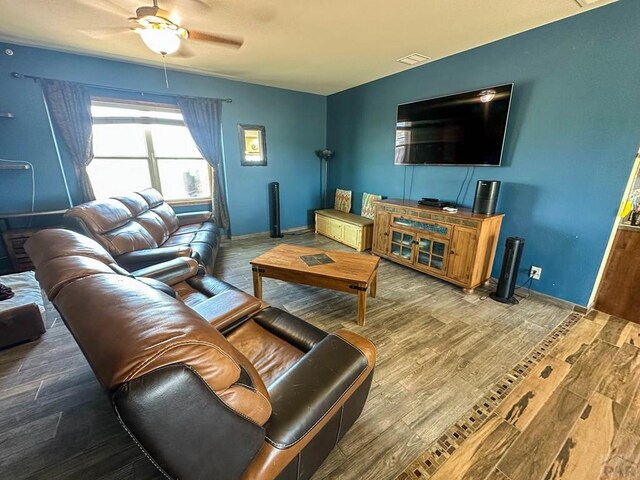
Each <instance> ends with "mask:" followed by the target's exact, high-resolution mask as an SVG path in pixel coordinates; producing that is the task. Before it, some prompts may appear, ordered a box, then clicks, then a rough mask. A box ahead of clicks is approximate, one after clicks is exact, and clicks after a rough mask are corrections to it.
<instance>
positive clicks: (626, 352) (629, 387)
mask: <svg viewBox="0 0 640 480" xmlns="http://www.w3.org/2000/svg"><path fill="white" fill-rule="evenodd" d="M638 383H640V348H638V347H636V346H634V345H631V344H630V343H625V344H624V345H622V347H620V350H618V352H617V353H616V356H615V358H614V359H613V364H612V365H611V367H610V368H609V371H608V372H607V375H606V376H605V377H604V378H603V379H602V382H601V383H600V386H599V387H598V391H599V392H600V393H602V394H603V395H605V396H607V397H609V398H610V399H611V400H613V401H614V402H617V403H619V404H621V405H624V406H629V404H630V403H631V400H632V399H633V394H634V392H635V391H636V388H637V387H638Z"/></svg>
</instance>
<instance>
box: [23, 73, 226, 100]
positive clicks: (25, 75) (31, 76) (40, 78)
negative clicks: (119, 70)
mask: <svg viewBox="0 0 640 480" xmlns="http://www.w3.org/2000/svg"><path fill="white" fill-rule="evenodd" d="M11 76H12V77H13V78H29V79H31V80H34V81H35V80H56V79H55V78H46V77H36V76H33V75H27V74H24V73H18V72H11ZM57 81H59V80H57ZM75 83H80V84H81V85H84V86H85V87H90V88H100V89H103V90H113V91H116V92H128V93H139V94H140V95H157V96H159V97H169V98H208V97H192V96H189V95H169V94H166V93H155V92H143V91H140V90H134V89H131V88H118V87H107V86H105V85H97V84H94V83H82V82H75ZM215 100H220V101H223V102H226V103H231V102H233V100H232V99H231V98H216V99H215Z"/></svg>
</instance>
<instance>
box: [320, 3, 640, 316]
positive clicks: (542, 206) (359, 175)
mask: <svg viewBox="0 0 640 480" xmlns="http://www.w3.org/2000/svg"><path fill="white" fill-rule="evenodd" d="M638 18H640V2H637V1H636V0H621V1H620V2H619V3H615V4H612V5H610V6H606V7H603V8H601V9H597V10H594V11H591V12H588V13H585V14H582V15H579V16H576V17H572V18H570V19H567V20H564V21H561V22H558V23H554V24H551V25H548V26H545V27H542V28H538V29H536V30H532V31H529V32H525V33H523V34H520V35H517V36H514V37H511V38H508V39H505V40H502V41H499V42H496V43H493V44H490V45H487V46H483V47H480V48H477V49H474V50H471V51H468V52H464V53H461V54H458V55H455V56H453V57H449V58H446V59H443V60H440V61H437V62H433V63H431V64H427V65H425V66H422V67H419V68H415V69H412V70H409V71H406V72H403V73H400V74H396V75H393V76H391V77H387V78H384V79H381V80H378V81H375V82H372V83H369V84H366V85H363V86H360V87H357V88H353V89H351V90H347V91H344V92H341V93H338V94H335V95H332V96H330V97H329V100H328V106H327V111H328V120H327V124H328V131H327V135H328V139H327V145H328V147H329V148H331V149H334V150H335V151H336V152H337V154H336V157H335V158H334V159H333V160H331V163H330V167H329V187H330V188H336V187H342V188H348V189H352V190H354V195H355V199H354V200H355V201H354V211H356V212H357V211H359V208H360V198H359V197H360V196H361V194H362V192H363V191H368V192H375V193H381V194H384V195H387V196H389V197H400V198H401V197H402V195H403V178H404V176H405V174H406V188H405V192H406V195H407V198H412V199H419V198H420V197H423V196H429V197H438V198H441V199H445V200H455V198H456V195H457V193H458V189H459V188H460V185H461V182H462V180H463V177H464V175H465V172H466V168H464V167H427V166H418V167H402V166H394V165H393V158H394V141H395V114H396V105H397V104H399V103H403V102H409V101H414V100H418V99H422V98H428V97H433V96H439V95H445V94H451V93H456V92H460V91H465V90H473V89H477V88H482V87H486V86H491V85H497V84H503V83H509V82H514V83H515V91H514V95H513V102H512V109H511V116H510V121H509V129H508V134H507V140H506V145H505V151H504V157H503V166H502V167H501V168H487V167H485V168H477V169H476V170H475V174H474V176H473V180H472V182H471V186H470V188H469V189H468V191H467V192H466V195H465V196H464V199H463V201H462V203H463V204H464V205H466V206H471V205H472V203H473V195H474V192H475V180H477V179H495V180H501V181H502V182H503V183H502V190H501V193H500V200H499V205H498V206H499V210H500V211H502V212H504V213H505V214H506V216H505V219H504V223H503V227H502V232H501V239H500V246H499V249H498V253H497V256H496V258H497V261H496V263H495V265H494V270H493V274H494V275H497V274H499V267H500V265H501V258H502V254H503V245H504V240H505V238H506V237H508V236H515V235H517V236H522V237H525V239H526V245H525V249H524V257H523V259H522V264H521V265H522V268H521V275H520V282H523V281H525V280H526V278H527V276H526V271H527V270H528V268H529V266H530V265H538V266H541V267H542V268H543V273H542V278H541V280H539V281H537V282H535V283H534V286H533V288H534V289H535V290H538V291H540V292H543V293H546V294H549V295H553V296H556V297H559V298H563V299H566V300H569V301H571V302H575V303H577V304H580V305H586V304H587V303H588V300H589V296H590V293H591V290H592V288H593V285H594V281H595V278H596V275H597V271H598V268H599V266H600V263H601V261H602V258H603V255H604V250H605V247H606V243H607V240H608V238H609V234H610V232H611V228H612V225H613V222H614V218H615V214H616V211H617V207H618V205H619V202H620V200H621V196H622V194H623V191H624V187H625V184H626V181H627V178H628V176H629V174H630V171H631V168H632V165H633V160H634V158H635V153H636V151H637V149H638V145H640V87H639V84H638V79H639V78H640V61H638V56H639V55H640V35H638V26H637V19H638ZM405 169H406V171H405ZM412 176H413V185H412V193H411V195H410V196H409V195H408V194H409V190H410V187H409V185H410V180H411V177H412Z"/></svg>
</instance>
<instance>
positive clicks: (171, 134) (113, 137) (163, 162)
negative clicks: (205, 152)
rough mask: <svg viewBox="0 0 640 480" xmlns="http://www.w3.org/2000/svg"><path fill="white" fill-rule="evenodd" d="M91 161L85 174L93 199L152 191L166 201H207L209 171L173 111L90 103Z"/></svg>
mask: <svg viewBox="0 0 640 480" xmlns="http://www.w3.org/2000/svg"><path fill="white" fill-rule="evenodd" d="M91 113H92V115H93V155H94V158H93V161H92V162H91V163H90V164H89V166H88V167H87V172H88V174H89V178H90V180H91V185H92V186H93V191H94V192H95V194H96V198H108V197H113V196H117V195H123V194H126V193H129V192H133V191H137V190H143V189H145V188H149V187H154V188H155V189H157V190H158V191H160V192H161V193H162V195H163V197H164V198H165V200H167V201H172V202H174V203H198V202H202V201H206V200H208V199H210V198H211V169H210V167H209V164H208V163H207V161H206V160H205V159H203V158H202V155H201V154H200V152H199V151H198V148H197V147H196V144H195V142H194V141H193V138H191V134H190V133H189V130H188V129H187V127H186V126H185V125H184V121H183V119H182V114H181V113H180V110H179V109H178V108H176V107H174V106H171V105H168V106H164V105H155V104H138V103H111V102H104V101H93V102H92V104H91Z"/></svg>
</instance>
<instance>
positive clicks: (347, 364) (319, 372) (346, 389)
mask: <svg viewBox="0 0 640 480" xmlns="http://www.w3.org/2000/svg"><path fill="white" fill-rule="evenodd" d="M375 356H376V353H375V347H374V346H373V344H372V343H371V342H370V341H369V340H366V339H365V338H363V337H361V336H360V335H357V334H354V333H351V332H349V331H346V330H340V331H339V332H336V333H334V334H329V335H328V336H327V337H325V339H324V340H322V341H321V342H320V343H318V344H317V345H316V346H315V347H314V348H313V349H312V350H311V351H310V352H309V353H307V354H306V355H305V356H304V357H303V358H301V359H300V361H299V362H298V363H297V364H296V365H294V366H293V367H292V368H291V369H289V370H288V371H287V372H286V373H284V374H283V375H282V376H281V377H280V378H279V379H278V380H276V381H275V382H274V383H273V384H272V385H271V386H269V388H268V390H269V395H270V397H271V406H272V408H273V413H272V414H271V418H270V419H269V421H268V422H267V424H266V425H265V427H266V429H267V441H268V442H269V443H270V444H271V445H273V446H274V447H276V448H278V449H286V448H289V447H291V446H293V445H294V444H296V443H298V442H300V441H301V440H302V439H304V438H305V437H306V436H307V435H314V434H315V433H314V432H315V429H317V428H318V426H319V425H321V421H322V419H323V418H325V417H327V416H328V415H333V414H334V412H335V411H336V409H338V408H340V406H341V405H343V404H344V403H346V401H347V400H348V399H349V398H350V396H351V395H352V394H353V393H354V392H355V391H356V390H357V388H358V387H359V386H360V385H361V384H362V383H363V382H364V381H365V380H366V379H367V377H368V376H369V374H370V373H371V371H372V370H373V367H374V364H375Z"/></svg>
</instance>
